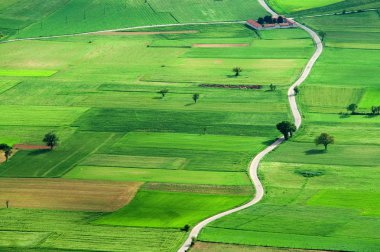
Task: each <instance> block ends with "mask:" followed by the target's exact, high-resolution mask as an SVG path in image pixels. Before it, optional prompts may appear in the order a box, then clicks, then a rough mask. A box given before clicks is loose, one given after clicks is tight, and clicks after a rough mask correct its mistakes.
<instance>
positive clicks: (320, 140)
mask: <svg viewBox="0 0 380 252" xmlns="http://www.w3.org/2000/svg"><path fill="white" fill-rule="evenodd" d="M314 142H315V144H316V145H320V144H322V145H323V146H324V147H325V151H327V146H328V145H329V144H333V143H335V139H334V137H333V136H330V135H329V134H327V133H322V134H321V135H320V136H318V137H316V138H315V140H314Z"/></svg>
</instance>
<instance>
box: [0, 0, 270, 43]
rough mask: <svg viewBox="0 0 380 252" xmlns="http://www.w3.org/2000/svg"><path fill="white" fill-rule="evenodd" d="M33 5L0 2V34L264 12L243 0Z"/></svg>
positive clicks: (229, 18)
mask: <svg viewBox="0 0 380 252" xmlns="http://www.w3.org/2000/svg"><path fill="white" fill-rule="evenodd" d="M35 4H36V5H40V6H41V8H40V9H39V11H38V12H37V13H36V12H32V11H25V10H27V8H28V7H29V8H30V5H31V3H30V1H26V0H12V1H10V3H8V4H2V5H0V11H1V13H2V21H4V27H3V28H2V29H1V31H2V33H4V34H9V35H11V36H12V37H15V38H25V37H38V36H51V35H63V34H73V33H81V32H90V31H99V30H108V29H116V28H125V27H133V26H145V25H159V24H178V23H193V22H215V21H242V20H246V19H248V18H250V17H251V16H252V14H256V15H262V14H264V13H265V11H264V10H263V9H262V8H261V7H260V5H259V3H257V2H256V1H244V0H224V1H214V0H201V1H199V0H185V1H182V2H178V1H168V0H149V1H145V0H128V1H123V0H113V1H112V2H105V1H95V0H80V1H69V0H65V1H50V2H49V3H44V1H38V2H35ZM19 13H23V14H22V16H20V14H19ZM38 14H39V15H38Z"/></svg>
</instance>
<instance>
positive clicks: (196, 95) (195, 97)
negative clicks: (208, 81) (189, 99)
mask: <svg viewBox="0 0 380 252" xmlns="http://www.w3.org/2000/svg"><path fill="white" fill-rule="evenodd" d="M198 100H199V94H193V101H194V103H197V101H198Z"/></svg>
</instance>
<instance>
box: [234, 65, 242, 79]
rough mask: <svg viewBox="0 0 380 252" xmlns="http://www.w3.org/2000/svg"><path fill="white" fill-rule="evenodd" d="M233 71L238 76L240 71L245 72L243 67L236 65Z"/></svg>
mask: <svg viewBox="0 0 380 252" xmlns="http://www.w3.org/2000/svg"><path fill="white" fill-rule="evenodd" d="M232 71H233V72H234V73H235V76H236V77H238V76H239V75H240V73H241V72H243V69H241V68H240V67H234V68H233V69H232Z"/></svg>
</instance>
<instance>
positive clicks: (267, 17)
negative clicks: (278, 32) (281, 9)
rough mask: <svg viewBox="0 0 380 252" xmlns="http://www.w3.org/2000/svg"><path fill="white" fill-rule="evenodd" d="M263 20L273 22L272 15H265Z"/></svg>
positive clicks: (268, 22)
mask: <svg viewBox="0 0 380 252" xmlns="http://www.w3.org/2000/svg"><path fill="white" fill-rule="evenodd" d="M264 21H265V23H267V24H271V23H272V22H273V19H272V16H269V15H267V16H265V17H264Z"/></svg>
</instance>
